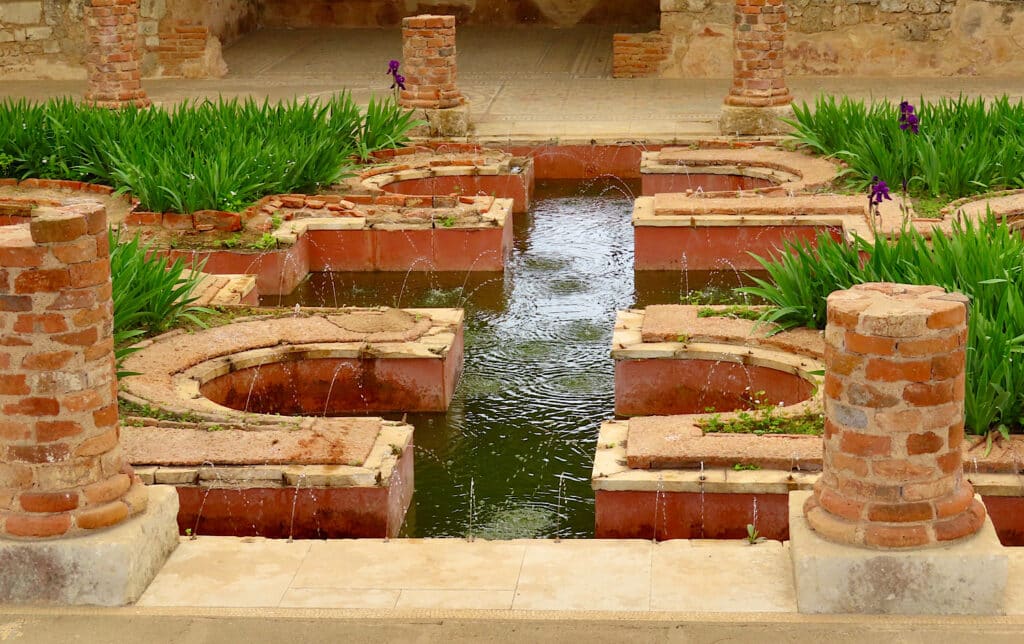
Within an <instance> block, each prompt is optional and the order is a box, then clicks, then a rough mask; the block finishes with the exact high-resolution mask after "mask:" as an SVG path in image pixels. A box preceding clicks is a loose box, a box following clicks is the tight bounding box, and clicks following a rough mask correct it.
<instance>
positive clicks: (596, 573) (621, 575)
mask: <svg viewBox="0 0 1024 644" xmlns="http://www.w3.org/2000/svg"><path fill="white" fill-rule="evenodd" d="M650 548H651V544H650V543H649V542H646V541H638V540H633V539H629V540H625V539H624V540H620V541H612V540H602V541H583V540H580V541H575V540H574V541H562V542H559V543H556V542H554V541H536V542H530V543H529V544H528V545H527V547H526V557H525V559H524V560H523V569H522V572H521V573H520V575H519V585H518V587H517V588H516V597H515V603H514V604H513V608H515V609H516V610H610V611H624V610H649V608H650V597H651V550H650Z"/></svg>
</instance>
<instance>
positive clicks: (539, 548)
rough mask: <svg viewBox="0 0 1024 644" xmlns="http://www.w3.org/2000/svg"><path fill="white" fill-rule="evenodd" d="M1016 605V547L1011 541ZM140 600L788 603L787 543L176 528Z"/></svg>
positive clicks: (549, 607) (334, 604) (581, 607)
mask: <svg viewBox="0 0 1024 644" xmlns="http://www.w3.org/2000/svg"><path fill="white" fill-rule="evenodd" d="M1009 553H1010V584H1011V586H1010V588H1008V591H1007V593H1008V594H1007V599H1008V607H1009V612H1010V614H1017V615H1019V614H1024V549H1022V548H1017V549H1010V550H1009ZM139 605H140V606H146V607H173V606H178V607H182V606H197V607H250V608H259V607H280V608H350V609H351V608H364V609H393V608H399V609H401V608H431V609H501V610H509V609H511V610H514V611H520V610H522V611H531V610H541V611H566V610H569V611H640V612H646V611H667V612H729V613H795V612H796V598H795V590H794V588H793V581H792V572H791V568H790V559H789V546H788V544H784V543H779V542H764V543H760V544H758V545H756V546H750V545H748V544H747V543H746V542H744V541H667V542H664V543H658V544H653V543H651V542H649V541H639V540H617V541H610V540H609V541H601V540H565V541H561V542H556V541H539V540H538V541H474V542H467V541H464V540H461V539H424V540H419V539H415V540H413V539H397V540H391V541H388V542H384V541H378V540H369V539H363V540H335V541H296V542H294V543H288V542H286V541H267V540H264V539H254V538H242V539H237V538H231V537H199V538H197V539H195V540H189V539H183V540H182V541H181V545H180V546H179V548H178V549H177V551H175V553H174V554H173V555H172V556H171V559H170V561H168V563H167V565H166V566H164V568H163V570H161V572H160V573H159V575H157V577H156V579H155V580H154V581H153V583H152V584H151V585H150V587H149V589H148V590H147V591H146V593H145V594H144V595H143V597H142V599H141V600H140V601H139Z"/></svg>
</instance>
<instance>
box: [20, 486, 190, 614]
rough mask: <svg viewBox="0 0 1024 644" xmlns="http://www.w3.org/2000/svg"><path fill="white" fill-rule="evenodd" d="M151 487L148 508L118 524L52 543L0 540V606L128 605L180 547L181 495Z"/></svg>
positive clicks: (161, 488)
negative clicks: (34, 604)
mask: <svg viewBox="0 0 1024 644" xmlns="http://www.w3.org/2000/svg"><path fill="white" fill-rule="evenodd" d="M146 489H147V490H148V491H149V504H148V506H147V509H146V512H145V513H143V514H141V515H139V516H137V517H134V518H132V519H129V520H127V521H125V522H123V523H121V524H119V525H117V526H115V527H113V528H109V529H106V530H100V531H97V532H95V533H93V534H86V535H82V536H77V537H71V538H65V539H55V540H52V541H13V540H6V539H0V604H3V603H46V604H89V605H98V606H123V605H125V604H130V603H132V602H134V601H135V600H136V599H138V598H139V596H140V595H142V592H143V591H144V590H145V589H146V587H147V586H148V585H149V583H150V582H151V581H152V580H153V577H155V576H156V573H157V572H159V570H160V568H162V567H163V565H164V562H165V561H166V560H167V557H168V556H169V555H170V554H171V552H172V551H173V550H174V549H175V548H176V547H177V546H178V520H177V517H178V493H177V491H176V490H175V489H174V488H173V487H168V486H155V487H149V488H146Z"/></svg>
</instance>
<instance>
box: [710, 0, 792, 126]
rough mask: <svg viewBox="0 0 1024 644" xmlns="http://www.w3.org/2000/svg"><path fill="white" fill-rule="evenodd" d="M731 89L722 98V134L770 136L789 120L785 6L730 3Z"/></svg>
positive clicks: (774, 0) (779, 2)
mask: <svg viewBox="0 0 1024 644" xmlns="http://www.w3.org/2000/svg"><path fill="white" fill-rule="evenodd" d="M735 2H736V5H735V14H734V24H733V38H734V44H733V74H732V88H730V90H729V94H728V96H726V97H725V106H724V108H723V115H722V122H721V130H722V133H723V134H773V133H778V132H779V131H781V127H782V124H781V123H780V122H779V121H778V118H779V117H785V116H787V115H789V114H791V112H792V109H791V108H790V104H791V103H792V102H793V95H792V94H790V93H789V89H788V88H787V87H786V79H785V77H784V73H783V49H784V47H785V42H786V4H785V1H784V0H735Z"/></svg>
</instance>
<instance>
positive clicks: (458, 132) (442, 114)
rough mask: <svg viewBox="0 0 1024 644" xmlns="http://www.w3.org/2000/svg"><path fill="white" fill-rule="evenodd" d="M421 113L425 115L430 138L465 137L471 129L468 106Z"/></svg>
mask: <svg viewBox="0 0 1024 644" xmlns="http://www.w3.org/2000/svg"><path fill="white" fill-rule="evenodd" d="M423 111H424V112H425V113H426V117H427V124H428V127H429V128H430V136H442V137H457V136H466V135H468V134H469V133H470V131H471V130H472V129H473V126H472V119H471V117H470V114H469V105H468V104H467V105H460V106H458V107H449V108H445V109H440V110H423Z"/></svg>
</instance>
